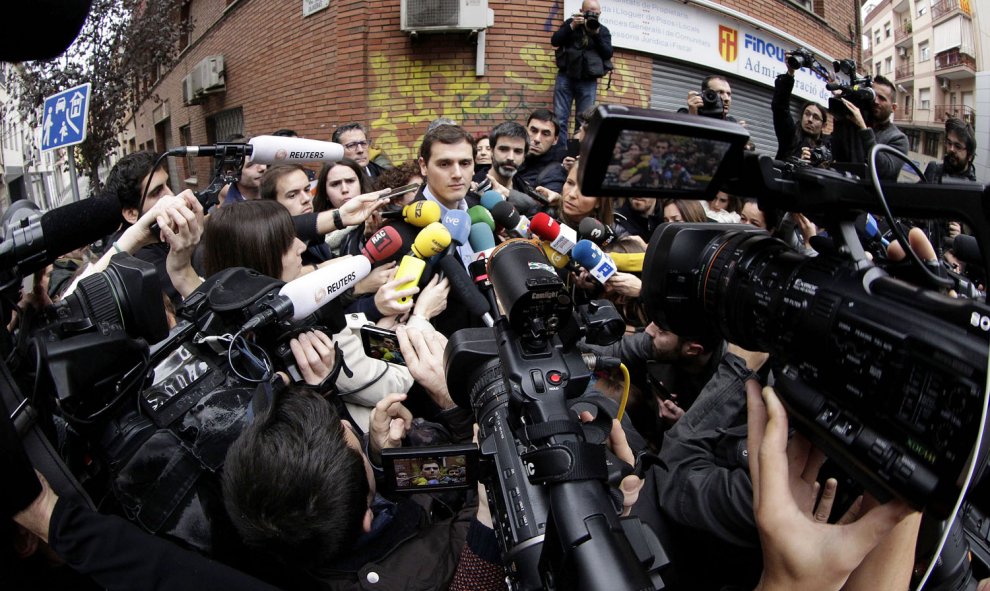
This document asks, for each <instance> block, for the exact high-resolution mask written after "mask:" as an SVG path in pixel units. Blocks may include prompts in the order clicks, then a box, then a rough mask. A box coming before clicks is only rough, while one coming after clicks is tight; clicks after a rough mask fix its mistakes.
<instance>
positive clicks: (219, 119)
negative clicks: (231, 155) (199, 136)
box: [206, 107, 244, 144]
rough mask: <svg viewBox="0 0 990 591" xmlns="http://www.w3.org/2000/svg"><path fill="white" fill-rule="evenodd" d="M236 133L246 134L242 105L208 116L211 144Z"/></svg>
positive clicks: (207, 126)
mask: <svg viewBox="0 0 990 591" xmlns="http://www.w3.org/2000/svg"><path fill="white" fill-rule="evenodd" d="M234 134H240V135H243V134H244V111H243V110H242V109H241V108H240V107H237V108H235V109H227V110H226V111H220V112H219V113H217V114H215V115H212V116H210V117H207V119H206V135H207V141H209V142H210V143H211V144H215V143H217V142H222V141H224V140H225V139H227V138H228V137H230V136H232V135H234Z"/></svg>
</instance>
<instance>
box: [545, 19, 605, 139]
mask: <svg viewBox="0 0 990 591" xmlns="http://www.w3.org/2000/svg"><path fill="white" fill-rule="evenodd" d="M601 14H602V8H601V4H599V2H598V0H584V2H582V3H581V12H578V13H575V14H573V15H572V16H571V18H569V19H567V20H565V21H564V23H563V24H562V25H560V28H559V29H557V31H556V32H555V33H554V34H553V36H552V37H551V38H550V44H551V45H553V46H554V48H555V53H556V62H557V80H556V82H555V83H554V89H553V110H554V112H555V113H556V114H557V123H558V125H559V126H560V142H561V143H565V144H566V143H567V128H568V126H569V125H570V118H571V103H575V112H577V113H583V112H584V111H587V110H588V109H589V108H590V107H591V106H592V105H593V104H595V99H596V96H597V92H598V79H599V78H601V77H602V76H604V75H605V73H606V72H607V71H609V70H610V69H612V66H611V61H610V60H611V59H612V33H610V32H609V30H608V27H606V26H605V25H603V24H602V23H601V21H600V20H599V18H600V17H601Z"/></svg>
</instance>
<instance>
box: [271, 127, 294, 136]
mask: <svg viewBox="0 0 990 591" xmlns="http://www.w3.org/2000/svg"><path fill="white" fill-rule="evenodd" d="M272 135H274V136H278V137H299V134H298V133H296V132H295V130H292V129H280V130H278V131H274V132H272Z"/></svg>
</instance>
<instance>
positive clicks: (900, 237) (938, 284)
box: [870, 144, 954, 289]
mask: <svg viewBox="0 0 990 591" xmlns="http://www.w3.org/2000/svg"><path fill="white" fill-rule="evenodd" d="M879 152H886V153H888V154H893V155H894V156H897V157H898V158H900V159H901V160H903V161H904V162H907V163H908V165H909V166H910V167H911V168H912V169H913V170H914V172H915V173H917V175H918V176H919V177H921V178H925V175H924V173H923V172H921V169H920V168H918V166H917V165H916V164H915V163H914V162H911V160H910V159H909V158H908V157H907V156H905V155H904V154H901V153H900V152H899V151H897V150H896V149H894V148H891V147H890V146H888V145H886V144H876V145H875V146H873V149H872V150H870V180H871V181H873V190H874V191H876V193H877V197H878V198H879V200H880V205H881V206H882V207H883V215H884V218H886V220H887V225H889V226H890V231H891V232H892V233H893V234H894V238H896V239H897V243H898V244H900V245H901V248H902V249H903V250H904V254H905V255H906V256H908V257H910V259H911V262H912V263H914V264H915V265H916V266H917V267H918V268H919V269H921V272H922V274H923V275H925V277H927V278H928V281H929V282H930V283H931V284H932V286H933V287H934V288H935V289H942V288H945V289H951V288H952V287H953V286H954V284H953V282H952V280H950V279H947V278H943V277H939V276H938V275H936V274H935V273H932V271H931V270H930V269H929V268H928V267H927V266H926V265H925V263H924V262H922V260H921V259H920V258H918V255H917V253H915V252H914V249H912V248H911V245H910V244H908V241H907V237H905V236H904V232H901V228H900V226H898V225H897V223H896V221H895V220H894V214H892V213H891V212H890V207H889V206H888V205H887V198H886V197H885V196H884V194H883V187H881V186H880V177H879V176H877V154H878V153H879Z"/></svg>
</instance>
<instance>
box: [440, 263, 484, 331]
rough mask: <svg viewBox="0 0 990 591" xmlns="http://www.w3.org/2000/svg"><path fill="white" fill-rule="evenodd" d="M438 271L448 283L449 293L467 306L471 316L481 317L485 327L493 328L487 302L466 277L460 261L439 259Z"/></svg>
mask: <svg viewBox="0 0 990 591" xmlns="http://www.w3.org/2000/svg"><path fill="white" fill-rule="evenodd" d="M440 269H441V270H442V271H443V272H444V275H446V276H447V279H448V280H449V281H450V291H452V292H454V293H455V294H457V297H458V299H460V300H461V302H463V303H464V305H465V306H467V308H468V310H469V311H470V312H471V314H474V315H475V316H479V317H481V320H482V321H483V322H484V323H485V326H493V325H494V324H495V321H494V320H492V315H491V314H490V313H489V310H490V308H489V306H488V302H487V301H486V300H485V296H483V295H481V292H480V291H478V288H477V287H475V285H474V282H473V281H471V278H470V277H468V274H467V271H466V270H465V269H464V265H462V264H461V261H460V260H459V259H458V258H456V257H452V256H445V257H440Z"/></svg>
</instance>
